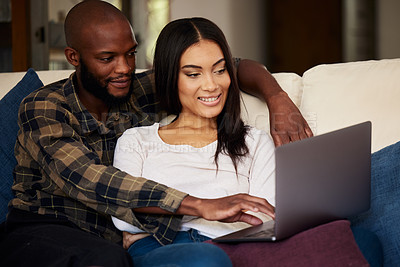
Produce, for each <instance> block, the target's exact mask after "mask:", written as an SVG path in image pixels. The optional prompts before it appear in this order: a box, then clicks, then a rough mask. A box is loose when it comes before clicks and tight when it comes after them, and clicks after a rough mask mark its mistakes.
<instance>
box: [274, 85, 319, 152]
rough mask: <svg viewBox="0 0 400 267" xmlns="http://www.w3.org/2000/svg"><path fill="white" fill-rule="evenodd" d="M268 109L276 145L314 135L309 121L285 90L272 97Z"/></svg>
mask: <svg viewBox="0 0 400 267" xmlns="http://www.w3.org/2000/svg"><path fill="white" fill-rule="evenodd" d="M268 109H269V111H270V115H269V117H270V127H271V136H272V138H273V140H274V143H275V146H281V145H283V144H287V143H290V142H294V141H298V140H302V139H305V138H308V137H311V136H313V132H312V131H311V128H310V127H309V126H308V123H307V122H306V120H305V119H304V118H303V116H302V115H301V113H300V111H299V109H298V108H297V107H296V105H295V104H294V103H293V102H292V100H291V99H290V98H289V96H288V95H287V94H286V93H285V92H281V93H279V94H277V95H275V96H273V97H271V98H270V99H269V101H268Z"/></svg>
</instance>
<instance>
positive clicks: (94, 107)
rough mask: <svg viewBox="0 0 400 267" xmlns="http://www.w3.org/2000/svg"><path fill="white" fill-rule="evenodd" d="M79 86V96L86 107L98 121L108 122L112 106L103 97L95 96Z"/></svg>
mask: <svg viewBox="0 0 400 267" xmlns="http://www.w3.org/2000/svg"><path fill="white" fill-rule="evenodd" d="M82 88H83V87H82V86H79V90H78V98H79V100H80V102H81V103H82V104H83V105H84V106H85V108H86V109H87V110H88V111H89V112H90V114H92V116H93V117H94V118H95V119H97V120H98V121H102V122H104V123H105V122H106V120H107V118H108V112H109V109H110V107H109V106H108V105H107V104H106V103H105V102H104V101H102V100H101V99H99V98H97V97H95V96H94V95H92V94H91V93H89V92H88V91H86V90H85V89H82Z"/></svg>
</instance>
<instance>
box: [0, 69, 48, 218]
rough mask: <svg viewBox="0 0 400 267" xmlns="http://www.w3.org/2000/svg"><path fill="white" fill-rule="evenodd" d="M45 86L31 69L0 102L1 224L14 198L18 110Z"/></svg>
mask: <svg viewBox="0 0 400 267" xmlns="http://www.w3.org/2000/svg"><path fill="white" fill-rule="evenodd" d="M41 86H43V84H42V82H41V81H40V79H39V77H38V76H37V74H36V72H35V71H34V70H33V69H29V70H28V71H27V72H26V74H25V76H24V77H23V78H22V80H21V81H20V82H19V83H18V84H17V85H16V86H15V87H14V88H13V89H12V90H11V91H9V92H8V93H7V94H6V95H5V96H4V97H3V98H2V99H1V100H0V118H1V120H0V129H1V139H0V162H1V164H2V166H1V168H0V222H3V221H4V220H5V218H6V214H7V205H8V202H9V201H10V200H11V198H12V197H13V194H12V191H11V185H12V182H13V169H14V167H15V164H16V160H15V157H14V145H15V141H16V139H17V133H18V124H17V119H18V108H19V105H20V103H21V101H22V99H23V98H24V97H25V96H27V95H28V94H29V93H30V92H32V91H34V90H35V89H37V88H40V87H41Z"/></svg>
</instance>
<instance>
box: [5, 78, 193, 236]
mask: <svg viewBox="0 0 400 267" xmlns="http://www.w3.org/2000/svg"><path fill="white" fill-rule="evenodd" d="M74 77H75V73H73V74H72V75H71V76H70V77H69V78H68V79H65V80H62V81H58V82H56V83H53V84H50V85H47V86H44V87H42V88H41V89H39V90H36V91H35V92H33V93H31V94H30V95H28V96H27V97H26V98H25V99H24V100H23V101H22V103H21V106H20V109H19V118H18V123H19V127H20V130H19V133H18V138H17V143H16V146H15V156H16V159H17V162H18V164H17V166H16V168H15V179H14V185H13V190H14V192H15V194H16V198H15V199H13V200H12V201H11V202H10V207H11V208H17V209H21V210H26V211H30V212H33V213H38V214H43V215H47V216H51V217H52V218H58V219H60V220H67V221H69V222H72V223H74V224H75V225H77V226H78V227H79V228H81V229H83V230H85V231H88V232H90V233H93V234H96V235H98V236H101V237H104V238H106V239H108V240H111V241H114V242H119V241H121V233H120V232H119V231H118V230H117V229H116V228H115V227H114V225H113V223H112V221H111V217H110V215H113V216H115V217H118V218H120V219H123V220H125V221H127V222H130V223H132V224H134V225H136V226H138V227H140V228H141V229H143V230H145V231H147V232H149V233H152V234H153V236H154V237H155V238H156V239H157V240H158V241H159V242H160V243H162V244H168V243H170V242H171V241H172V240H173V238H174V236H175V233H176V231H177V230H179V227H180V220H181V217H180V216H158V215H145V214H138V213H136V214H135V213H134V212H133V211H132V209H133V208H137V207H148V206H157V207H160V208H163V209H165V210H167V211H171V212H174V211H176V209H177V208H178V207H179V205H180V203H181V201H182V200H183V198H184V197H185V196H186V194H185V193H182V192H179V191H177V190H174V189H172V188H168V187H166V186H164V185H161V184H158V183H155V182H153V181H149V180H146V179H144V178H140V177H132V176H130V175H128V174H126V173H124V172H122V171H120V170H118V169H116V168H114V167H113V166H112V163H113V156H114V148H115V145H116V141H117V138H118V137H120V136H121V134H122V133H123V132H124V131H125V130H126V129H128V128H131V127H135V126H142V125H151V124H153V123H154V122H155V121H157V120H158V118H159V117H160V112H159V111H158V104H157V103H156V100H155V92H154V90H155V89H154V83H153V81H152V79H153V75H152V74H151V73H150V72H144V73H139V74H136V75H133V79H132V86H133V97H132V99H131V101H130V102H129V103H126V104H123V105H121V106H119V107H118V108H113V109H111V110H110V113H109V114H108V118H107V121H106V123H105V124H104V123H102V122H100V121H98V120H96V119H95V118H94V117H93V116H92V115H91V114H90V113H89V112H88V110H87V109H86V108H85V107H84V106H83V105H82V104H81V102H80V101H79V99H78V96H77V93H76V90H75V88H74V84H73V80H74V79H75V78H74Z"/></svg>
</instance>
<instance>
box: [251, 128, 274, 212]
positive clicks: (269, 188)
mask: <svg viewBox="0 0 400 267" xmlns="http://www.w3.org/2000/svg"><path fill="white" fill-rule="evenodd" d="M249 138H250V140H251V143H252V144H251V149H252V150H253V155H254V157H253V159H252V163H251V168H250V178H249V181H250V192H249V193H250V195H253V196H257V197H262V198H266V199H267V201H268V202H269V203H270V204H271V205H272V206H275V146H274V143H273V141H272V138H271V137H270V136H269V135H268V134H267V133H266V132H264V131H261V130H256V131H252V132H251V136H250V137H249Z"/></svg>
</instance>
